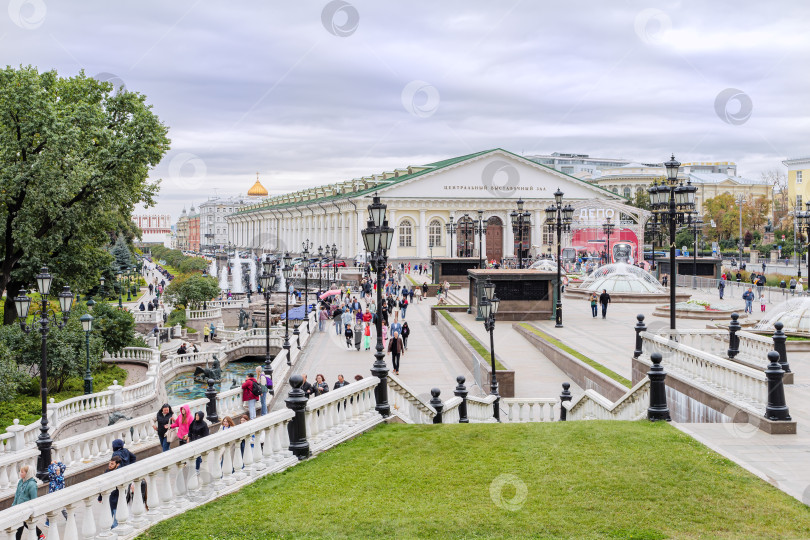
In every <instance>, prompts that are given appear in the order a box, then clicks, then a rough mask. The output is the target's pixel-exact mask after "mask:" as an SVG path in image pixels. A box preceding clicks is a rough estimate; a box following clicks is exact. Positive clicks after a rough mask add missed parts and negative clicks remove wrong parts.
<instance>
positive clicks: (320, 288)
mask: <svg viewBox="0 0 810 540" xmlns="http://www.w3.org/2000/svg"><path fill="white" fill-rule="evenodd" d="M322 291H323V247H321V246H318V292H322ZM308 333H309V323H307V334H308Z"/></svg>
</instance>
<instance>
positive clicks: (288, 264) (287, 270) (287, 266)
mask: <svg viewBox="0 0 810 540" xmlns="http://www.w3.org/2000/svg"><path fill="white" fill-rule="evenodd" d="M282 261H283V262H284V266H283V267H282V270H281V272H282V274H284V282H285V283H287V282H288V281H289V279H290V276H292V270H293V269H292V257H290V253H289V252H287V253H285V254H284V258H283V259H282ZM283 347H284V350H285V351H287V365H288V366H290V365H292V362H291V361H290V295H289V291H284V345H283Z"/></svg>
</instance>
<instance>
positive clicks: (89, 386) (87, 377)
mask: <svg viewBox="0 0 810 540" xmlns="http://www.w3.org/2000/svg"><path fill="white" fill-rule="evenodd" d="M90 302H92V300H90ZM90 302H87V305H88V306H91V304H90ZM79 320H80V321H81V323H82V329H83V330H84V348H85V352H86V353H87V357H86V363H85V368H86V369H85V372H84V393H85V395H87V394H92V393H93V375H92V374H91V373H90V332H91V331H92V330H93V316H92V315H90V314H89V313H85V314H84V315H82V316H81V317H80V318H79Z"/></svg>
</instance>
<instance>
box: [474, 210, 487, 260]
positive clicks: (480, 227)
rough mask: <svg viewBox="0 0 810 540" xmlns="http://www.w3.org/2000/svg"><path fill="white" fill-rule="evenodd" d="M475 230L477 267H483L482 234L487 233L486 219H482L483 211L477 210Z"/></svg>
mask: <svg viewBox="0 0 810 540" xmlns="http://www.w3.org/2000/svg"><path fill="white" fill-rule="evenodd" d="M475 232H476V234H478V268H485V267H484V242H483V240H482V237H483V235H486V234H487V221H486V220H485V219H484V211H483V210H479V211H478V220H477V221H476V222H475Z"/></svg>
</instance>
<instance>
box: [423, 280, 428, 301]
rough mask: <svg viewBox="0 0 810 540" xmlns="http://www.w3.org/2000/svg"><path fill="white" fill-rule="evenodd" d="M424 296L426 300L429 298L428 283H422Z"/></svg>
mask: <svg viewBox="0 0 810 540" xmlns="http://www.w3.org/2000/svg"><path fill="white" fill-rule="evenodd" d="M422 296H424V297H425V298H427V297H428V284H427V281H425V282H423V283H422Z"/></svg>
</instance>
